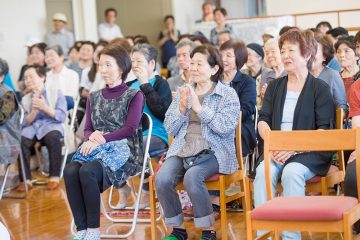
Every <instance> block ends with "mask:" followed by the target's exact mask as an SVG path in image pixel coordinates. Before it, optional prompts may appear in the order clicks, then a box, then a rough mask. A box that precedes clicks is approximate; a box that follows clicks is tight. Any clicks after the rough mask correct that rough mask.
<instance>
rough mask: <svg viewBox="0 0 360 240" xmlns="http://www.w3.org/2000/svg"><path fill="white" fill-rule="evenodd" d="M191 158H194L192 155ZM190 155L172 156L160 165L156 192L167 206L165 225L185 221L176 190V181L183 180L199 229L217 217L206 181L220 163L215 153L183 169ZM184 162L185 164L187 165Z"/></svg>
mask: <svg viewBox="0 0 360 240" xmlns="http://www.w3.org/2000/svg"><path fill="white" fill-rule="evenodd" d="M190 158H191V157H190ZM187 160H189V158H180V157H176V156H174V157H170V158H168V159H166V161H165V162H164V164H163V165H162V167H161V168H160V170H159V172H158V174H157V176H156V179H155V185H156V192H157V194H158V198H159V201H160V204H161V206H162V207H163V209H164V215H165V224H166V225H167V226H173V227H177V226H180V225H182V224H183V221H184V216H183V212H182V208H181V203H180V200H179V195H178V194H177V192H176V189H175V188H176V186H177V184H178V183H179V182H180V181H181V180H182V179H183V182H184V186H185V189H186V191H187V193H188V195H189V197H190V199H191V202H192V204H193V208H194V222H195V226H196V227H198V228H208V227H211V226H212V225H214V223H215V219H214V215H213V208H212V204H211V201H210V195H209V192H208V190H207V188H206V185H205V180H206V179H207V178H209V177H211V176H213V175H215V174H216V173H218V172H219V164H218V162H217V159H216V157H215V156H214V155H211V157H209V158H208V159H207V160H206V161H203V162H201V163H199V164H196V163H195V164H194V165H191V166H190V167H189V166H187V168H188V167H189V168H188V169H187V170H186V169H185V168H184V165H186V162H188V161H187ZM184 163H185V164H184Z"/></svg>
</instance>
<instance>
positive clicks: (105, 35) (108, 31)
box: [99, 22, 124, 41]
mask: <svg viewBox="0 0 360 240" xmlns="http://www.w3.org/2000/svg"><path fill="white" fill-rule="evenodd" d="M123 36H124V35H123V34H122V32H121V30H120V27H119V26H118V25H116V24H114V25H112V26H110V24H108V23H107V22H104V23H101V24H99V38H100V39H102V40H105V41H111V40H113V39H114V38H119V37H123Z"/></svg>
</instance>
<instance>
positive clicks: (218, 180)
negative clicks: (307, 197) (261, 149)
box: [149, 113, 248, 240]
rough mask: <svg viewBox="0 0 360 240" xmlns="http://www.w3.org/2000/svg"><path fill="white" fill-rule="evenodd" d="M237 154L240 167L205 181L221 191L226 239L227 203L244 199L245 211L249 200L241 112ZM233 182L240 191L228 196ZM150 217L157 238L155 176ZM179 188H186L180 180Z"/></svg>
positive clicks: (151, 182) (223, 236) (221, 212)
mask: <svg viewBox="0 0 360 240" xmlns="http://www.w3.org/2000/svg"><path fill="white" fill-rule="evenodd" d="M235 145H236V156H237V161H238V164H239V169H238V170H237V171H235V172H234V173H232V174H227V175H224V174H215V175H214V176H212V177H210V178H208V179H207V180H206V181H205V184H206V187H207V189H208V190H216V191H220V214H221V218H220V222H221V236H222V239H224V240H226V239H227V238H228V224H227V214H226V204H227V203H228V202H231V201H233V200H235V199H239V198H241V199H242V204H243V207H244V211H245V212H246V211H247V206H248V202H246V198H245V196H246V194H247V193H246V188H245V174H244V165H243V158H242V149H241V113H240V119H239V125H238V126H237V128H236V144H235ZM233 183H239V184H240V192H238V193H235V194H234V195H231V196H226V193H225V191H226V189H227V188H228V187H229V186H230V185H231V184H233ZM149 184H150V218H151V239H153V240H155V239H157V238H156V232H155V228H156V222H157V220H156V204H155V201H156V196H155V194H156V193H155V181H154V176H150V179H149ZM176 189H177V190H184V189H185V188H184V185H183V183H182V182H180V183H179V184H178V186H177V188H176Z"/></svg>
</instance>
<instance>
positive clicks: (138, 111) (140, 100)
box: [89, 92, 144, 142]
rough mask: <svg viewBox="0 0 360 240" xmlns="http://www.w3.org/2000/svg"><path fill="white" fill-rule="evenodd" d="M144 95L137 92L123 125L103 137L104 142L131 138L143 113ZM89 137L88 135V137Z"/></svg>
mask: <svg viewBox="0 0 360 240" xmlns="http://www.w3.org/2000/svg"><path fill="white" fill-rule="evenodd" d="M143 104H144V95H143V94H142V93H141V92H138V93H137V94H136V95H135V96H134V98H133V99H132V100H131V102H130V104H129V111H128V113H127V115H126V120H125V124H124V126H123V127H122V128H120V129H118V130H115V131H113V132H110V133H108V134H105V135H104V138H105V140H106V142H111V141H116V140H121V139H124V138H128V137H130V136H132V135H133V134H134V132H135V130H136V129H137V128H138V126H139V124H140V121H141V116H142V113H143ZM89 136H90V135H89Z"/></svg>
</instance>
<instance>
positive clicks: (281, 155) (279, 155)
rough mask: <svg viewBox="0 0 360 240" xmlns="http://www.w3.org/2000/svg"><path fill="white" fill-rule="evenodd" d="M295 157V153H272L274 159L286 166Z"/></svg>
mask: <svg viewBox="0 0 360 240" xmlns="http://www.w3.org/2000/svg"><path fill="white" fill-rule="evenodd" d="M294 155H295V152H294V151H274V152H272V159H273V160H274V161H275V162H277V163H279V164H284V163H285V162H286V161H287V160H288V159H289V158H291V157H292V156H294Z"/></svg>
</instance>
